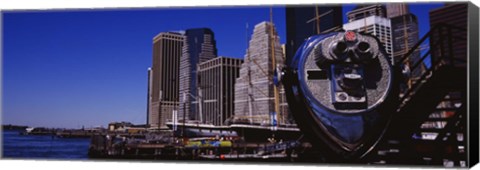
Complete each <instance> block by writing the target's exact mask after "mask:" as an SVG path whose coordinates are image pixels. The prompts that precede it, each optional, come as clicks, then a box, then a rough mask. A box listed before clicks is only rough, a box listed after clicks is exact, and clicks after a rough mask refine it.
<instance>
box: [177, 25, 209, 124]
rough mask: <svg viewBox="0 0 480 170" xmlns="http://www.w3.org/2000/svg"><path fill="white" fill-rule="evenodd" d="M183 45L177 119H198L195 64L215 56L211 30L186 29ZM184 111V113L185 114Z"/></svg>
mask: <svg viewBox="0 0 480 170" xmlns="http://www.w3.org/2000/svg"><path fill="white" fill-rule="evenodd" d="M184 41H185V46H183V53H182V56H181V59H180V74H179V76H180V84H179V85H180V89H179V94H178V95H179V96H180V97H181V99H180V106H179V110H178V119H179V120H183V119H185V120H198V118H199V115H198V114H199V113H198V108H197V104H196V102H193V101H195V100H196V98H198V94H197V93H198V92H197V80H196V78H197V64H199V63H201V62H204V61H207V60H209V59H212V58H215V57H216V56H217V49H216V45H215V44H216V43H215V38H214V34H213V32H212V30H210V29H208V28H197V29H188V30H186V31H185V40H184ZM185 113H186V114H185Z"/></svg>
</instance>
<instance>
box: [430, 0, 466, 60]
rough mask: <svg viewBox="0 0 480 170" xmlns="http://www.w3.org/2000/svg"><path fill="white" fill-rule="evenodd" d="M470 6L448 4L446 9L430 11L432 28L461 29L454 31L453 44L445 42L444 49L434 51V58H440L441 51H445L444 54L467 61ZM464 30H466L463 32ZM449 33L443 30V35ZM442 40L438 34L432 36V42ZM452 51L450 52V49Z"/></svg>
mask: <svg viewBox="0 0 480 170" xmlns="http://www.w3.org/2000/svg"><path fill="white" fill-rule="evenodd" d="M468 19H469V18H468V4H467V3H448V4H446V5H445V6H444V7H441V8H438V9H434V10H431V11H430V28H434V27H435V26H436V25H438V24H448V25H451V26H454V27H457V28H460V29H452V30H451V34H452V37H455V40H453V41H452V43H451V44H448V43H447V41H446V40H445V39H444V40H445V41H444V44H443V46H442V48H436V49H434V50H432V56H433V57H439V56H440V53H441V52H440V51H441V50H444V54H449V53H452V55H453V56H454V57H455V58H460V59H461V60H466V59H467V31H466V29H467V23H468V22H467V20H468ZM461 29H464V30H461ZM445 33H447V30H446V29H444V30H443V35H445ZM441 38H445V37H443V36H440V35H439V34H438V32H435V33H434V36H432V39H431V42H435V41H437V40H439V39H441ZM450 46H451V47H452V48H451V51H449V49H450V48H449V47H450Z"/></svg>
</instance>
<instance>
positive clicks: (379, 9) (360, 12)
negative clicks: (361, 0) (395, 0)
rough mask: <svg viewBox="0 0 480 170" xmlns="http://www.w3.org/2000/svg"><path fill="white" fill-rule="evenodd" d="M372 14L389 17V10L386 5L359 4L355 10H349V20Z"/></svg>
mask: <svg viewBox="0 0 480 170" xmlns="http://www.w3.org/2000/svg"><path fill="white" fill-rule="evenodd" d="M370 16H379V17H383V18H385V17H387V11H386V8H385V6H384V5H381V4H373V5H357V6H356V7H355V8H354V9H353V10H351V11H348V12H347V18H348V22H352V21H356V20H359V19H364V18H367V17H370Z"/></svg>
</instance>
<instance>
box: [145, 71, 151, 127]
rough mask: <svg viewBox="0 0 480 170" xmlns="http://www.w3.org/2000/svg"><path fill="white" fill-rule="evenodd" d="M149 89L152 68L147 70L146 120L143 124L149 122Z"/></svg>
mask: <svg viewBox="0 0 480 170" xmlns="http://www.w3.org/2000/svg"><path fill="white" fill-rule="evenodd" d="M151 90H152V68H150V67H149V68H148V70H147V122H146V123H145V124H147V125H148V124H150V123H149V122H150V120H149V118H150V102H151V101H150V100H151V95H152V94H151Z"/></svg>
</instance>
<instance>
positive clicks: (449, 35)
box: [395, 24, 467, 109]
mask: <svg viewBox="0 0 480 170" xmlns="http://www.w3.org/2000/svg"><path fill="white" fill-rule="evenodd" d="M458 34H461V35H465V36H466V35H467V34H466V29H465V28H460V27H456V26H452V25H447V24H439V25H436V26H434V27H433V28H432V29H430V31H429V32H428V33H427V34H426V35H424V36H423V37H422V38H421V39H420V40H419V41H418V42H417V43H416V44H415V45H414V46H413V47H412V48H411V49H410V50H409V51H408V52H407V53H406V54H405V55H404V56H403V57H402V58H401V59H400V60H399V61H398V62H397V63H395V64H396V65H402V64H404V63H406V62H408V61H409V60H410V59H412V56H414V55H419V56H421V58H420V59H419V60H417V61H415V62H414V63H412V64H411V66H407V67H408V69H409V70H411V72H412V73H413V72H415V71H417V72H420V73H421V74H420V75H417V76H418V77H408V78H409V79H410V80H409V81H411V83H409V84H410V85H409V88H408V89H406V90H405V91H404V92H402V93H403V96H402V97H401V99H400V102H401V105H400V107H399V109H400V108H402V107H403V106H404V105H405V104H406V102H407V101H408V100H409V99H410V98H411V97H412V96H413V95H414V94H415V93H416V92H417V91H418V89H419V88H420V87H421V85H422V84H424V83H425V82H426V81H427V80H428V79H429V78H430V77H431V76H432V75H433V74H435V73H434V72H435V71H436V70H437V69H438V68H440V67H441V66H452V67H455V66H465V65H466V37H465V36H461V35H460V36H459V35H458ZM458 40H460V41H458ZM455 41H458V42H461V41H464V42H465V56H455V49H454V47H453V43H454V42H455ZM424 43H429V47H430V48H428V50H427V51H426V52H425V53H423V54H422V52H421V49H420V47H421V46H422V44H423V45H424ZM428 60H429V61H430V62H429V63H430V66H429V67H428V66H425V64H426V63H428ZM424 68H425V69H424ZM465 76H466V75H465Z"/></svg>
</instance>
